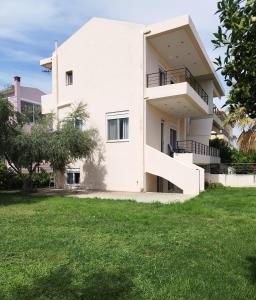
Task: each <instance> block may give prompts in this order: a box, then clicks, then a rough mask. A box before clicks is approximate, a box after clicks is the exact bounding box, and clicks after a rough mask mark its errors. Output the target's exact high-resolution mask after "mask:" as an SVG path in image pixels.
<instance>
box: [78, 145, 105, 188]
mask: <svg viewBox="0 0 256 300" xmlns="http://www.w3.org/2000/svg"><path fill="white" fill-rule="evenodd" d="M104 155H105V148H104V145H103V143H102V142H101V141H99V142H98V146H97V148H96V150H95V151H94V153H93V154H92V155H91V156H90V157H89V158H88V159H87V160H86V161H85V163H84V165H83V173H84V178H83V180H82V186H83V187H85V188H86V189H89V190H90V189H91V190H105V189H106V184H105V183H104V181H105V176H106V174H107V170H106V167H105V156H104Z"/></svg>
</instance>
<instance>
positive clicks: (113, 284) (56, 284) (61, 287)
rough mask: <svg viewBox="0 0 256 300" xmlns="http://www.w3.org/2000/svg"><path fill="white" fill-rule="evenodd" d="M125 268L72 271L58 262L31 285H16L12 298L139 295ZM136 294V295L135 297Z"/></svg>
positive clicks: (128, 296) (132, 296) (99, 299)
mask: <svg viewBox="0 0 256 300" xmlns="http://www.w3.org/2000/svg"><path fill="white" fill-rule="evenodd" d="M129 275H130V273H129V271H127V270H124V269H122V270H118V271H115V272H114V271H113V272H110V271H106V270H102V271H101V272H97V273H93V274H91V275H89V276H86V274H85V276H84V277H82V275H80V276H78V275H76V276H75V275H74V273H73V272H72V271H71V270H70V269H69V268H68V266H61V267H59V268H57V269H56V270H54V271H53V272H51V273H50V274H49V275H48V276H46V277H42V278H39V279H36V280H35V281H34V282H33V283H32V285H31V286H19V287H16V288H15V290H13V291H12V292H11V295H12V299H15V300H16V299H17V300H18V299H19V300H25V299H26V300H27V299H33V300H34V299H35V300H36V299H51V300H52V299H62V300H64V299H68V300H72V299H95V300H102V299H103V300H105V299H113V300H115V299H132V298H134V297H136V296H137V297H138V293H137V294H135V289H134V285H133V282H132V280H131V279H130V276H129ZM137 297H136V298H137Z"/></svg>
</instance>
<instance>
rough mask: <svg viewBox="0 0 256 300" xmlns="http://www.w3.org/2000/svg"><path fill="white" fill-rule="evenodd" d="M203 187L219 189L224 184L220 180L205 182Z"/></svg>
mask: <svg viewBox="0 0 256 300" xmlns="http://www.w3.org/2000/svg"><path fill="white" fill-rule="evenodd" d="M205 188H206V189H207V190H212V189H220V188H224V185H223V184H222V183H220V182H211V183H209V182H206V183H205Z"/></svg>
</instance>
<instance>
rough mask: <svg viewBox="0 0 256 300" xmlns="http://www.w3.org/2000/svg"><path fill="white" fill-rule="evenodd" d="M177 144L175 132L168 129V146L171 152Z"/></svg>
mask: <svg viewBox="0 0 256 300" xmlns="http://www.w3.org/2000/svg"><path fill="white" fill-rule="evenodd" d="M176 144H177V130H176V129H173V128H170V145H171V148H172V149H173V150H175V149H176Z"/></svg>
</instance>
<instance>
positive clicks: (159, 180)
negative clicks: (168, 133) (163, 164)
mask: <svg viewBox="0 0 256 300" xmlns="http://www.w3.org/2000/svg"><path fill="white" fill-rule="evenodd" d="M160 143H161V152H164V121H161V141H160ZM157 192H160V193H162V192H163V178H162V177H159V176H157Z"/></svg>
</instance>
